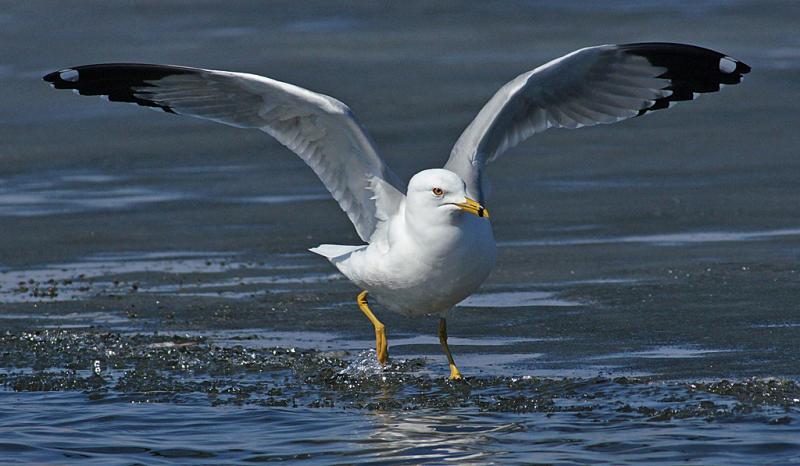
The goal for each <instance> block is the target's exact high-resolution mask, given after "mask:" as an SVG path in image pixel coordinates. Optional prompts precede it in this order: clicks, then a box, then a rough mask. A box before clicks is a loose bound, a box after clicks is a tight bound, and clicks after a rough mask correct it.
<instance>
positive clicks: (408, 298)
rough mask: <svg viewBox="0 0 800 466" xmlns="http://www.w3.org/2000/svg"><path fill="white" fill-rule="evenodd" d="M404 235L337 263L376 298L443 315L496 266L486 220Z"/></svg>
mask: <svg viewBox="0 0 800 466" xmlns="http://www.w3.org/2000/svg"><path fill="white" fill-rule="evenodd" d="M424 236H425V237H424V238H419V237H416V238H415V237H412V236H411V235H399V237H398V238H397V239H396V240H395V241H394V242H393V244H392V245H391V247H390V248H389V249H388V250H387V249H386V248H385V245H384V247H379V246H378V245H374V246H373V245H370V246H369V247H367V248H366V249H364V250H360V251H356V252H355V253H353V254H352V255H350V257H348V258H347V260H345V261H341V262H339V263H337V264H336V266H337V267H338V268H339V270H340V271H341V272H342V273H344V274H345V275H346V276H347V277H348V278H349V279H350V280H352V281H353V282H354V283H356V284H357V285H359V286H361V287H363V288H364V289H366V290H367V291H368V292H369V293H370V296H371V298H373V299H374V300H377V301H378V302H379V303H380V304H382V305H383V306H385V307H386V308H388V309H390V310H392V311H395V312H399V313H401V314H405V315H422V314H444V313H446V312H447V311H448V310H449V309H450V308H452V307H453V306H454V305H456V304H457V303H459V302H460V301H462V300H463V299H465V298H466V297H467V296H469V295H471V294H472V293H474V292H475V291H476V290H477V289H478V287H479V286H480V285H481V284H482V283H483V281H484V280H485V279H486V277H488V275H489V273H490V272H491V270H492V268H493V267H494V263H495V257H496V246H495V241H494V235H493V234H492V227H491V224H490V223H489V221H488V220H487V219H485V218H479V217H475V216H472V215H464V221H463V222H460V223H459V225H448V226H447V227H446V228H445V229H439V230H432V231H430V232H427V233H426V234H425V235H424Z"/></svg>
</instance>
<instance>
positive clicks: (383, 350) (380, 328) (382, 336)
mask: <svg viewBox="0 0 800 466" xmlns="http://www.w3.org/2000/svg"><path fill="white" fill-rule="evenodd" d="M357 300H358V308H359V309H361V312H363V313H364V315H365V316H367V319H369V321H370V322H372V325H374V326H375V351H376V352H377V353H378V362H379V363H381V365H383V364H386V361H388V360H389V345H388V343H387V342H386V326H385V325H383V323H382V322H381V321H380V320H378V318H377V317H375V314H373V313H372V311H371V310H370V308H369V304H367V292H366V291H362V292H361V293H359V295H358V298H357Z"/></svg>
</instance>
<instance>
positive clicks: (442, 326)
mask: <svg viewBox="0 0 800 466" xmlns="http://www.w3.org/2000/svg"><path fill="white" fill-rule="evenodd" d="M439 343H440V344H441V345H442V349H443V350H444V354H445V355H447V362H448V363H449V364H450V380H461V372H459V371H458V367H456V363H455V361H453V355H452V354H450V348H449V347H448V346H447V322H446V321H445V320H444V317H442V318H441V319H440V320H439Z"/></svg>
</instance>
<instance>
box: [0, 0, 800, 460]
mask: <svg viewBox="0 0 800 466" xmlns="http://www.w3.org/2000/svg"><path fill="white" fill-rule="evenodd" d="M599 5H600V3H597V4H591V5H589V4H588V3H587V2H558V3H552V4H548V3H545V2H505V3H503V2H499V3H487V4H481V5H477V4H476V5H473V8H476V9H471V8H465V7H463V5H448V4H441V5H438V4H437V6H436V7H431V6H430V5H429V4H428V3H427V2H426V3H425V5H414V4H408V3H407V2H406V3H404V4H402V5H401V4H398V5H397V6H393V7H387V6H386V5H384V4H374V5H373V4H367V3H364V4H360V5H359V6H357V7H348V8H343V7H342V6H341V5H339V4H337V5H333V4H328V2H320V3H314V2H287V3H274V2H273V3H271V4H270V6H264V5H263V4H257V3H254V4H244V3H241V4H231V5H228V4H226V6H225V8H221V7H220V6H219V5H215V4H213V3H207V4H200V3H198V4H196V5H194V8H193V9H192V11H191V12H187V10H186V9H185V7H184V6H183V5H181V4H177V3H176V4H172V3H167V2H161V3H160V4H159V6H158V8H152V9H151V8H146V9H142V8H139V7H134V6H126V5H123V4H109V5H107V6H104V7H103V8H97V9H95V10H94V11H93V14H87V13H86V12H85V11H81V10H79V9H74V8H64V7H61V6H58V5H55V4H53V5H47V4H46V3H42V2H28V3H19V5H17V6H15V7H9V8H7V9H6V10H5V11H3V12H2V13H0V38H2V39H4V40H1V41H0V44H2V45H0V48H2V49H3V51H4V53H3V57H4V60H5V62H4V63H3V65H0V81H2V84H3V85H2V86H0V101H2V102H4V105H3V106H2V107H0V121H2V123H3V124H2V125H0V140H2V141H3V145H2V147H1V148H0V162H1V163H0V166H1V167H2V168H1V169H0V240H2V245H1V246H0V361H2V364H0V383H1V384H2V388H1V389H0V462H10V461H23V462H35V463H65V462H75V463H77V462H80V463H82V464H87V463H94V464H103V465H105V464H113V463H121V464H131V463H143V464H157V463H163V464H167V463H180V464H186V463H204V464H208V463H248V464H249V463H252V462H262V461H264V462H265V461H278V460H285V461H292V462H306V463H311V464H331V463H347V464H349V463H358V462H385V463H390V464H398V463H406V464H419V463H434V464H441V463H457V464H470V463H472V464H488V463H525V464H530V463H537V462H538V463H545V464H575V463H614V464H625V463H635V464H642V463H645V464H652V463H658V462H661V463H668V464H676V463H680V464H692V463H694V464H745V465H751V464H795V463H800V442H798V438H800V435H799V434H800V431H798V425H800V407H799V406H798V403H799V402H800V401H798V400H800V396H798V385H797V383H798V378H800V368H799V366H798V362H797V350H798V346H797V341H798V336H800V334H798V331H800V315H798V311H797V309H798V296H800V272H799V271H798V265H797V264H798V258H799V257H800V230H798V229H799V228H800V222H798V220H797V219H800V203H798V202H797V199H800V192H798V187H799V186H800V184H798V183H797V180H798V179H800V162H799V160H800V159H798V157H797V151H796V148H797V147H798V146H800V140H798V137H800V133H798V132H797V131H796V129H795V128H794V126H792V125H793V124H794V122H795V120H796V109H797V107H798V105H797V102H796V96H797V95H798V93H797V92H796V83H797V82H798V76H797V72H798V66H797V63H798V62H797V60H796V57H797V56H798V50H800V43H797V40H796V39H795V37H796V33H795V30H796V20H795V18H797V17H798V14H800V12H798V11H797V8H798V4H797V3H796V2H781V1H777V2H770V3H769V7H768V8H765V7H764V4H763V2H756V1H747V0H745V1H739V2H734V3H730V2H718V1H703V2H683V1H681V2H670V3H669V4H665V3H664V2H655V1H647V2H640V1H636V2H631V1H628V0H619V1H613V2H603V3H602V5H601V6H599ZM45 6H46V7H45ZM565 18H568V20H565ZM149 25H153V27H152V28H148V27H146V26H149ZM398 25H401V26H402V27H401V28H398ZM732 31H735V33H732ZM764 31H768V32H764ZM598 34H599V35H598ZM642 40H679V41H686V42H692V43H697V44H700V45H704V46H709V47H712V48H717V49H720V50H722V51H724V52H726V53H729V54H731V55H732V56H735V57H737V58H741V59H743V60H744V61H746V62H747V63H749V64H750V65H752V66H753V72H752V73H751V74H750V75H748V76H747V78H746V79H745V82H744V84H743V85H741V86H735V87H729V88H727V89H725V90H724V91H723V92H722V93H720V94H717V95H709V96H704V97H703V98H701V99H699V100H698V101H697V102H691V103H686V104H681V105H678V106H677V107H676V108H674V109H672V110H670V111H665V112H657V113H655V114H653V115H650V116H647V117H644V118H640V119H635V120H631V121H628V122H626V123H623V124H619V125H612V126H603V127H597V128H587V129H583V130H580V131H551V132H547V133H544V134H542V135H537V136H536V138H535V140H533V141H531V142H530V143H529V144H525V145H523V146H520V147H519V148H517V149H515V150H512V151H511V152H510V153H509V154H508V155H506V156H504V157H503V158H501V159H500V160H498V162H497V163H495V164H493V165H492V167H491V169H490V173H489V176H490V178H491V180H492V185H493V188H494V189H493V192H494V194H493V197H492V199H491V205H490V209H491V210H492V215H493V217H492V221H493V224H494V228H495V233H496V237H497V239H498V242H499V245H500V248H499V257H498V267H497V269H496V270H495V272H494V273H493V275H492V276H491V277H490V279H489V280H488V282H487V283H486V284H485V285H484V287H483V288H482V289H481V290H480V292H479V293H477V294H476V295H475V296H473V297H471V298H470V299H469V300H468V301H466V302H465V303H462V305H460V306H458V307H457V308H456V309H455V310H454V311H453V312H452V314H451V315H450V318H449V320H448V330H449V333H450V343H451V346H452V349H453V353H454V355H455V357H456V360H457V362H458V364H459V366H460V368H461V370H462V372H463V373H464V374H465V375H466V376H467V381H466V383H458V384H453V383H449V382H447V381H446V380H445V377H444V376H445V375H446V374H447V366H446V364H445V361H444V357H443V356H442V355H441V351H440V349H439V345H438V340H437V338H436V326H437V321H436V319H435V318H431V319H416V320H411V319H406V318H403V317H400V316H395V315H392V314H388V313H386V312H383V311H382V310H381V309H380V307H379V306H376V312H377V313H378V315H379V316H380V318H381V319H383V320H384V322H385V323H386V325H387V328H388V336H389V343H390V357H391V364H390V365H389V366H388V367H387V368H386V369H382V368H380V367H379V365H378V364H377V363H376V362H375V360H374V350H373V349H372V348H373V345H374V332H373V330H372V328H371V327H370V326H369V324H368V323H367V322H366V321H365V319H364V317H363V315H361V313H360V312H359V311H358V310H357V308H356V307H355V305H354V302H353V300H354V297H355V294H356V293H357V291H358V290H357V289H355V288H354V287H352V286H351V285H350V284H349V283H348V282H347V281H346V280H343V279H342V278H341V277H340V276H338V275H336V274H335V270H334V269H333V268H332V267H331V266H330V265H329V264H327V263H326V262H325V261H324V260H323V259H321V258H319V257H317V256H314V255H312V254H310V253H307V252H306V249H307V248H309V247H313V246H316V245H317V244H319V243H325V242H332V243H341V244H355V243H357V242H358V238H357V237H356V235H355V234H354V232H353V229H352V227H351V225H350V224H349V222H348V221H347V219H346V218H345V216H344V215H343V214H342V213H341V212H340V211H339V209H338V207H337V206H336V204H335V203H334V202H333V201H331V200H330V198H329V197H328V195H327V194H326V192H325V191H324V188H323V187H322V185H321V184H320V183H319V182H318V180H317V179H316V177H315V176H314V175H313V174H312V173H311V172H310V171H309V170H308V168H307V167H306V166H305V165H304V164H303V163H302V162H301V161H299V160H297V159H296V158H293V157H292V156H291V155H290V154H288V152H287V151H286V150H285V149H284V148H282V147H281V146H280V145H278V144H277V143H274V142H272V141H271V140H269V138H267V137H266V136H265V135H263V134H260V133H258V132H255V131H242V130H236V129H232V128H225V127H222V126H219V125H213V124H203V123H202V122H197V121H192V120H188V119H182V118H177V117H173V116H170V115H163V114H157V113H153V112H146V111H143V110H141V109H136V108H132V107H130V106H124V105H109V104H107V103H105V102H102V101H101V100H99V99H92V98H82V97H76V96H74V95H72V94H70V93H59V92H55V91H51V90H50V89H48V88H47V86H46V85H45V84H44V83H42V82H41V81H40V77H41V76H42V75H43V74H45V73H46V72H49V71H52V70H53V69H58V68H61V67H66V66H73V65H76V64H80V63H90V62H97V61H112V60H113V61H123V60H134V59H136V60H146V61H152V62H164V63H178V64H187V65H196V66H205V67H213V68H219V69H235V70H243V71H249V72H256V73H262V74H265V75H268V76H272V77H275V78H277V79H281V80H285V81H289V82H294V83H298V84H300V85H302V86H305V87H308V88H311V89H314V90H318V91H322V92H325V93H328V94H331V95H333V96H335V97H337V98H339V99H341V100H342V101H344V102H346V103H348V104H349V105H350V106H351V107H352V108H353V109H354V111H355V112H356V114H357V115H358V116H359V117H360V119H361V120H362V121H363V122H364V124H365V125H366V126H367V128H368V129H369V131H370V133H371V135H372V136H373V137H374V139H375V141H376V143H377V145H378V146H379V148H380V149H381V150H382V152H383V153H384V154H385V155H386V158H387V159H388V160H389V163H390V164H391V166H392V167H393V168H395V169H396V171H397V172H398V173H399V174H400V175H401V176H403V177H405V178H407V177H408V176H409V175H411V174H412V173H414V172H415V171H417V170H419V169H420V168H423V167H429V166H432V165H438V164H440V163H441V162H442V161H443V160H444V158H445V157H446V154H447V153H448V151H449V150H450V146H451V145H452V142H453V141H455V140H456V138H457V137H458V134H459V132H460V131H461V130H462V129H463V127H464V126H466V124H467V123H468V122H469V119H470V118H472V117H473V116H474V115H475V113H476V112H477V111H478V110H479V108H480V106H481V105H482V104H483V102H485V100H486V99H488V98H489V96H490V95H491V93H492V92H494V90H495V89H497V87H499V86H500V85H502V84H503V83H504V82H505V80H507V79H510V78H512V77H513V76H516V75H517V74H519V73H521V72H524V71H526V70H528V69H530V68H531V67H533V66H536V65H539V64H541V63H543V62H545V61H546V60H549V59H551V58H554V57H555V56H558V55H560V54H563V53H566V52H569V51H571V50H574V49H576V48H578V47H582V46H585V45H590V44H594V43H607V42H635V41H642ZM234 51H235V52H234Z"/></svg>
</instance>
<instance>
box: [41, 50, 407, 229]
mask: <svg viewBox="0 0 800 466" xmlns="http://www.w3.org/2000/svg"><path fill="white" fill-rule="evenodd" d="M44 79H45V80H46V81H49V82H51V83H53V85H54V86H55V87H56V88H71V89H75V90H77V91H78V92H79V93H80V94H84V95H106V96H108V98H109V100H112V101H122V102H132V103H137V104H139V105H145V106H149V107H153V108H160V109H162V110H164V111H167V112H170V113H176V114H180V115H188V116H193V117H197V118H202V119H206V120H211V121H215V122H218V123H223V124H226V125H230V126H236V127H239V128H256V129H260V130H262V131H264V132H266V133H267V134H269V135H271V136H272V137H274V138H275V139H277V140H278V141H279V142H280V143H281V144H283V145H284V146H286V147H287V148H289V149H290V150H291V151H292V152H294V153H296V154H297V155H298V156H299V157H300V158H301V159H303V161H305V163H306V164H308V165H309V166H310V167H311V169H312V170H314V172H315V173H316V174H317V176H319V178H320V180H322V182H323V184H324V185H325V187H326V188H327V189H328V191H330V193H331V195H332V196H333V198H334V199H336V201H337V202H338V203H339V205H340V206H341V208H342V210H344V211H345V213H346V214H347V216H348V217H349V218H350V220H351V221H352V223H353V225H354V226H355V228H356V231H357V232H358V235H359V237H361V239H362V240H364V241H369V240H370V237H371V236H372V234H373V232H374V231H375V229H376V226H377V224H378V222H379V217H382V216H385V215H389V214H391V213H393V209H397V204H398V203H399V202H391V203H390V202H383V203H381V207H382V208H383V209H388V210H389V212H383V213H379V212H377V208H378V207H377V205H378V204H377V202H376V200H375V199H374V193H373V191H372V190H371V189H370V188H371V186H372V185H371V181H370V180H371V179H372V178H375V177H377V178H379V179H381V180H384V181H386V182H387V183H388V184H389V187H388V188H385V189H396V190H397V194H399V196H397V195H393V196H388V198H390V199H402V191H403V190H404V188H403V183H402V182H401V181H400V179H399V178H398V177H397V175H395V174H394V173H393V172H392V171H391V170H390V169H389V167H388V166H387V165H386V164H385V163H384V161H383V160H382V159H381V157H380V156H379V155H378V153H377V151H376V149H375V146H374V144H373V143H372V141H371V140H370V138H369V136H368V135H367V133H366V131H365V130H364V128H363V127H362V126H361V124H360V123H359V122H358V120H357V119H356V117H355V115H353V113H352V111H351V110H350V108H348V107H347V106H346V105H345V104H343V103H342V102H340V101H338V100H336V99H334V98H332V97H328V96H325V95H322V94H318V93H315V92H312V91H309V90H307V89H303V88H301V87H298V86H294V85H292V84H287V83H284V82H280V81H276V80H273V79H270V78H266V77H263V76H258V75H254V74H247V73H234V72H228V71H216V70H206V69H199V68H188V67H177V66H167V65H143V64H142V65H140V64H108V65H86V66H79V67H75V68H70V69H66V70H61V71H58V72H56V73H51V74H49V75H47V76H45V78H44Z"/></svg>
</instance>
